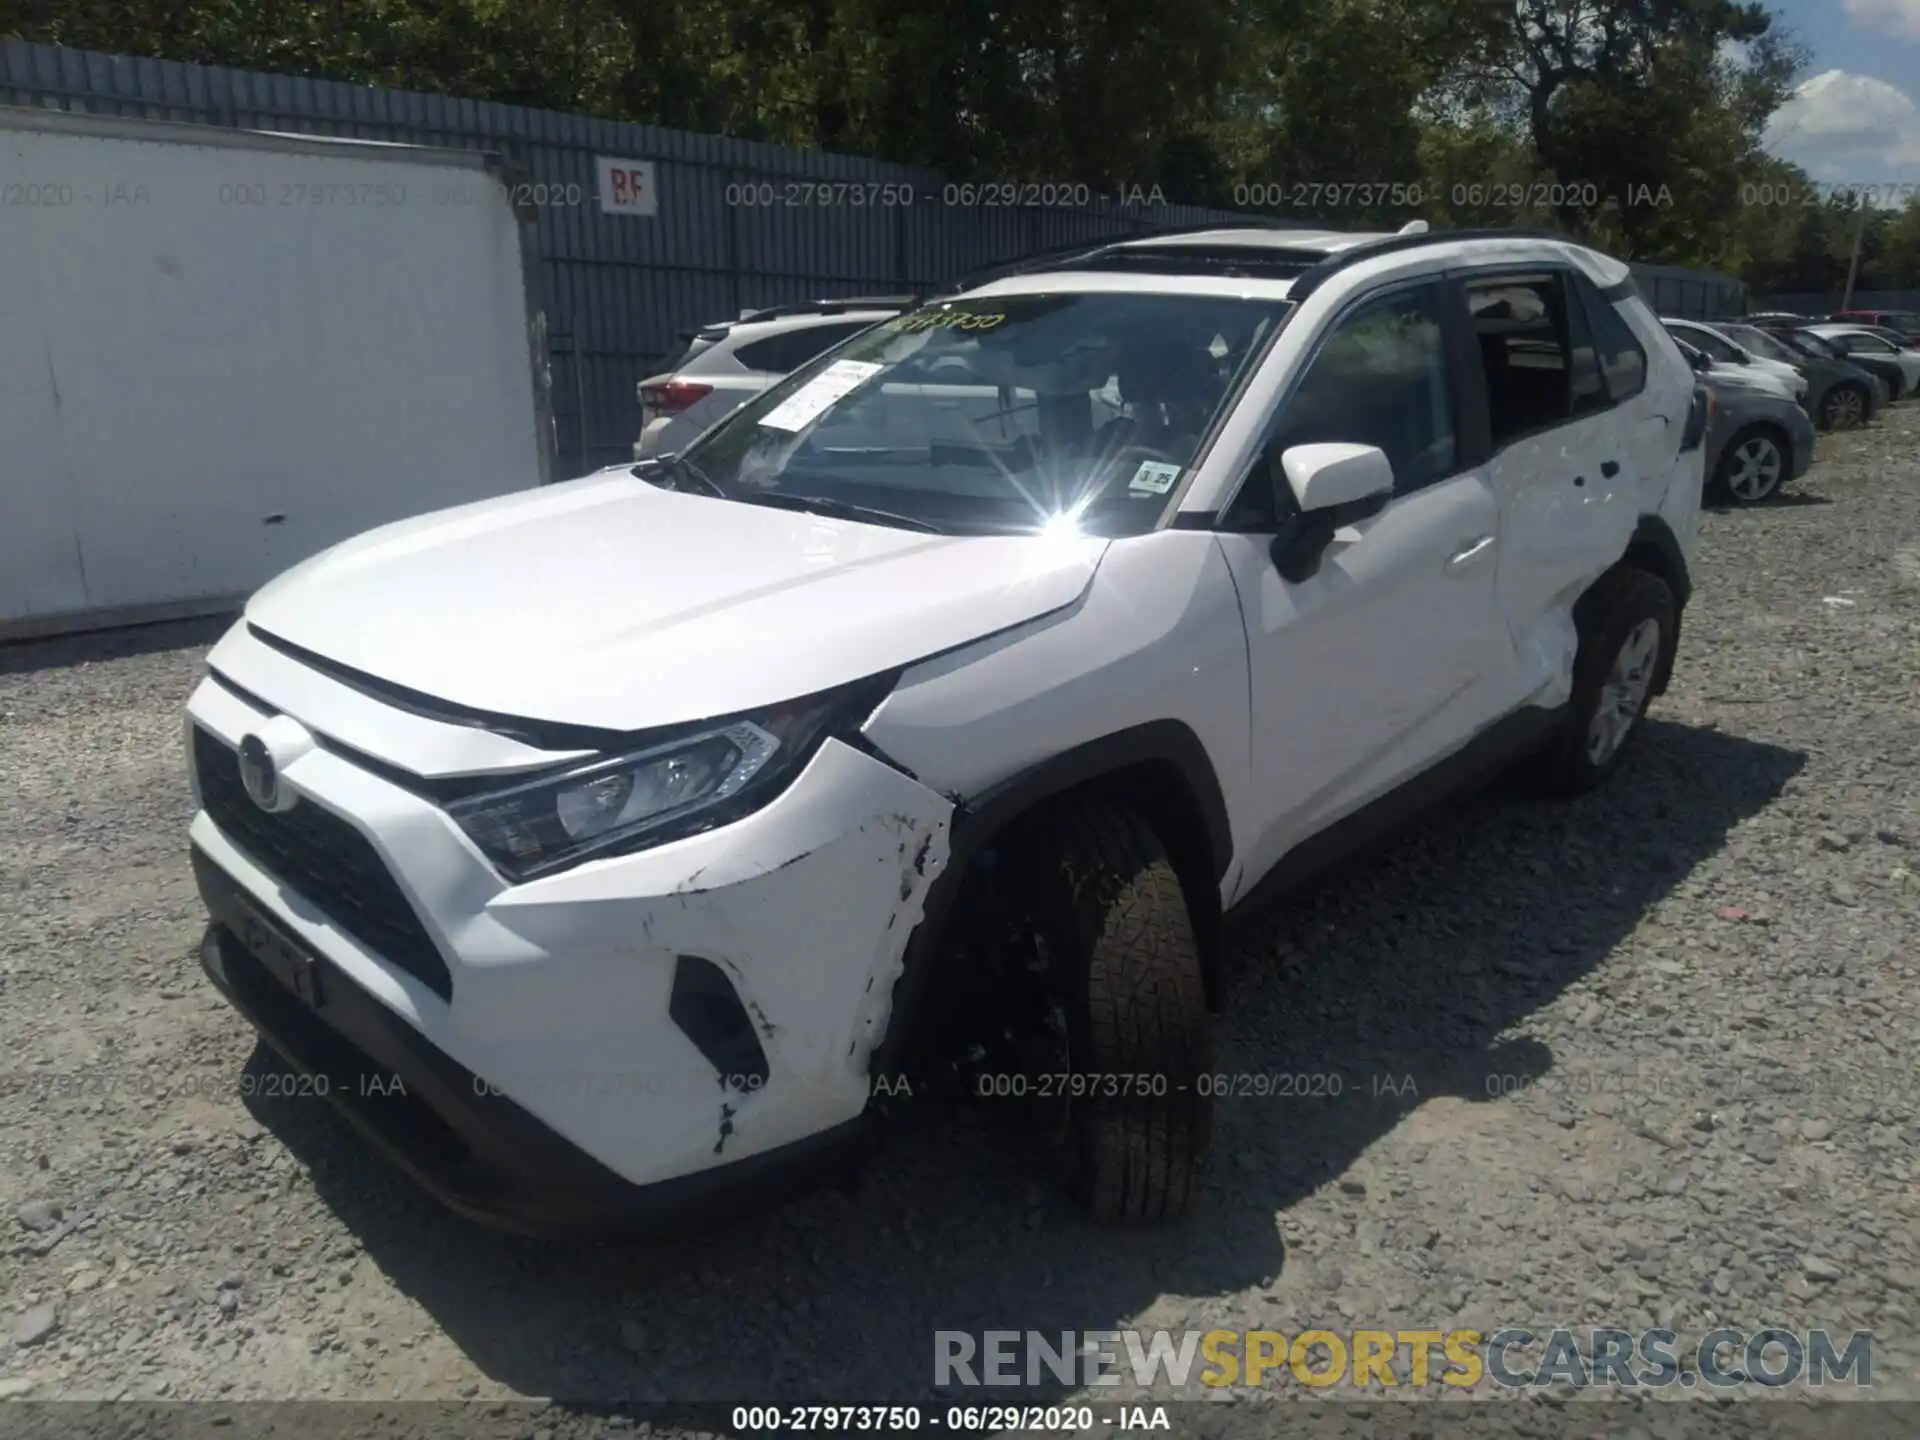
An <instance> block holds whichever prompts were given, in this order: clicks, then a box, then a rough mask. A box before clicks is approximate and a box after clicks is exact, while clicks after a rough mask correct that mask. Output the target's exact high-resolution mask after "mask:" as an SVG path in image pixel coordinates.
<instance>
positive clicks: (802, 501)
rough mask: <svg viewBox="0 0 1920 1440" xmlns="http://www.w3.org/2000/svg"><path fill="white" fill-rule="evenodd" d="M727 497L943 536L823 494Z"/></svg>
mask: <svg viewBox="0 0 1920 1440" xmlns="http://www.w3.org/2000/svg"><path fill="white" fill-rule="evenodd" d="M727 498H728V499H730V500H738V501H739V502H740V503H741V504H743V505H766V506H770V507H771V508H773V509H775V510H798V511H802V512H804V513H806V514H809V515H829V516H832V517H833V518H834V519H836V520H867V521H871V522H872V523H873V524H875V525H891V526H893V527H894V528H895V529H898V530H919V531H922V532H924V533H926V534H928V535H944V534H946V533H947V532H946V531H945V530H943V529H942V528H941V527H940V526H938V525H935V524H934V523H933V522H932V521H931V520H922V519H920V518H919V517H918V516H915V515H901V514H899V513H898V512H896V511H893V510H880V509H876V508H875V507H874V506H872V505H856V504H854V503H853V501H851V500H834V499H830V498H829V497H827V496H825V495H788V494H784V493H782V492H781V491H778V490H762V491H759V492H757V493H749V494H745V495H730V496H728V497H727Z"/></svg>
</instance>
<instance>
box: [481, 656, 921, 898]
mask: <svg viewBox="0 0 1920 1440" xmlns="http://www.w3.org/2000/svg"><path fill="white" fill-rule="evenodd" d="M892 684H893V677H892V676H886V677H883V678H881V679H876V680H866V681H862V682H860V683H859V684H857V685H851V686H847V687H846V688H844V689H840V690H833V691H829V692H827V693H826V694H823V695H811V696H808V697H807V698H805V699H803V700H794V701H790V702H788V703H786V704H784V705H776V706H772V707H770V708H768V709H766V710H764V711H760V712H756V713H754V714H751V715H743V716H734V717H731V718H729V719H724V720H714V721H709V722H705V723H702V724H698V725H689V726H682V727H676V728H675V729H674V730H672V731H670V732H662V733H661V734H660V735H658V736H656V737H653V738H652V740H651V741H650V742H649V743H647V744H645V745H644V746H641V747H639V748H636V749H634V750H632V751H630V752H629V753H627V754H624V755H621V756H618V757H617V758H614V759H609V760H596V761H594V762H592V763H591V764H587V765H582V766H577V767H575V768H573V769H570V770H567V771H565V772H563V773H561V774H558V775H547V776H543V777H541V778H540V779H538V780H528V781H523V782H521V783H519V784H516V785H509V786H505V787H503V788H501V789H498V790H493V791H489V792H487V793H484V794H480V795H473V796H469V797H467V798H465V799H462V800H459V801H456V802H454V803H453V804H450V805H449V806H448V807H447V813H448V814H450V815H451V816H452V817H453V818H454V820H455V822H456V823H457V824H458V825H459V826H460V828H461V829H462V830H464V831H466V832H467V835H468V837H469V838H471V839H472V841H473V842H474V844H476V845H478V846H479V847H480V848H481V849H482V850H484V851H485V852H486V854H487V858H488V859H490V860H492V861H493V863H494V864H495V865H497V866H498V867H499V868H500V869H501V871H502V872H504V873H505V874H506V875H507V876H508V877H509V878H511V879H514V880H529V879H532V878H533V877H535V876H537V875H544V874H546V873H548V872H550V871H553V870H558V869H561V868H563V867H565V866H568V865H572V864H575V863H577V862H579V861H581V860H585V859H588V858H590V857H592V856H595V855H605V854H612V853H616V852H622V851H628V850H637V849H640V848H642V847H644V846H647V845H658V844H661V843H663V842H665V841H667V840H672V839H677V838H679V837H680V836H683V835H690V834H693V833H695V832H697V831H700V830H708V829H712V828H713V827H714V826H716V825H723V824H725V823H727V822H728V821H730V820H734V819H738V818H739V817H740V816H741V815H743V814H745V813H747V812H748V811H749V810H753V809H757V808H758V807H759V806H761V805H764V804H766V803H767V802H768V801H769V800H771V799H772V798H773V797H774V796H775V795H776V794H778V793H779V791H780V790H781V788H782V787H783V786H784V784H785V783H786V782H787V781H788V780H791V779H792V778H793V776H794V775H795V774H796V773H798V771H799V770H800V767H801V766H802V765H804V764H805V763H806V762H807V760H808V759H809V758H810V757H811V756H812V754H813V752H814V751H815V750H816V749H818V748H819V746H820V742H821V741H823V740H824V739H826V737H827V736H828V735H830V734H832V733H834V732H835V731H836V730H840V729H846V728H849V727H852V726H857V725H859V724H861V723H862V722H864V721H865V720H866V718H867V716H869V715H871V714H872V713H873V710H874V707H875V706H877V705H878V704H879V703H880V701H881V700H882V699H883V698H885V696H886V694H887V691H888V690H890V689H891V688H892Z"/></svg>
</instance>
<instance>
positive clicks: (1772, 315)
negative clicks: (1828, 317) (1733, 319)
mask: <svg viewBox="0 0 1920 1440" xmlns="http://www.w3.org/2000/svg"><path fill="white" fill-rule="evenodd" d="M1815 318H1816V317H1815V316H1812V315H1796V314H1794V312H1793V311H1791V310H1756V311H1755V312H1754V313H1753V314H1751V315H1749V316H1747V317H1746V322H1747V324H1749V325H1811V324H1813V322H1814V320H1815Z"/></svg>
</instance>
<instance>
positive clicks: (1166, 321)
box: [682, 292, 1287, 536]
mask: <svg viewBox="0 0 1920 1440" xmlns="http://www.w3.org/2000/svg"><path fill="white" fill-rule="evenodd" d="M1286 310H1287V305H1286V302H1284V301H1277V300H1269V301H1260V300H1247V299H1241V298H1238V297H1215V296H1202V295H1163V294H1133V293H1115V292H1099V293H1086V294H1051V295H1013V296H1004V297H995V298H979V299H972V300H961V301H953V302H948V303H944V304H939V305H935V306H931V307H929V308H926V309H922V310H917V311H913V312H911V313H909V314H906V315H902V316H899V317H897V318H895V319H893V320H889V321H887V322H885V323H883V324H880V325H877V326H875V327H874V328H873V329H871V330H869V331H867V332H866V333H864V334H862V335H860V336H858V337H856V338H855V339H853V340H850V341H848V342H847V343H846V344H845V345H842V346H841V347H840V348H839V349H837V350H834V351H833V352H831V353H830V354H829V355H827V356H823V357H822V358H821V359H820V360H819V361H816V362H815V363H813V364H811V365H809V366H807V367H806V368H804V369H802V370H800V371H797V372H796V373H795V374H793V375H791V376H789V377H788V378H787V379H786V380H785V381H783V382H782V383H781V384H779V385H776V386H774V387H773V388H772V389H771V390H768V391H767V392H766V393H765V394H763V395H761V396H760V397H758V398H757V399H755V400H754V401H753V402H752V403H750V404H748V405H745V406H743V407H742V408H741V409H740V410H738V411H736V412H735V414H734V416H733V417H732V418H731V419H729V420H728V421H727V422H725V423H724V424H723V425H721V426H720V427H718V428H717V429H715V430H713V431H712V432H710V433H709V434H708V435H706V436H705V437H703V438H702V439H701V440H700V441H698V442H697V443H696V444H695V445H694V446H693V447H692V448H691V449H690V450H688V451H687V452H686V454H685V456H684V457H683V461H682V463H683V464H685V465H687V466H690V467H691V468H693V469H694V470H696V471H697V472H698V475H699V478H700V479H701V480H702V481H703V482H705V484H706V485H707V486H708V487H709V488H711V489H712V490H714V491H716V492H717V493H719V494H721V495H723V496H725V497H727V498H729V499H734V500H741V501H746V502H750V503H751V502H757V503H763V504H779V505H789V506H792V507H793V508H805V507H806V506H807V505H812V506H814V507H815V508H818V509H821V510H822V511H824V512H826V513H847V514H851V513H853V510H854V507H859V508H860V509H861V510H863V511H865V512H867V513H866V514H864V515H862V516H860V517H858V518H867V519H872V520H874V521H876V522H877V523H881V524H888V523H893V524H904V525H907V526H908V527H909V528H920V529H938V530H940V531H943V532H949V533H957V534H1006V533H1021V532H1029V531H1035V530H1040V529H1043V528H1047V529H1058V528H1060V527H1062V526H1065V527H1067V528H1070V529H1072V530H1076V531H1078V532H1080V533H1084V534H1091V535H1104V536H1118V535H1137V534H1141V533H1144V532H1145V531H1147V530H1150V529H1152V528H1153V527H1154V525H1155V524H1156V523H1157V521H1158V520H1159V518H1160V515H1161V512H1162V511H1163V510H1164V509H1165V508H1166V504H1167V497H1168V496H1169V495H1170V494H1171V493H1172V491H1173V490H1174V488H1175V486H1176V485H1177V484H1178V483H1179V482H1180V480H1181V479H1182V477H1183V476H1184V474H1185V472H1186V469H1187V467H1188V466H1189V465H1190V464H1191V463H1192V461H1193V459H1194V456H1195V453H1196V452H1197V451H1198V449H1199V447H1200V444H1201V441H1202V439H1203V437H1204V436H1205V435H1206V434H1207V432H1208V430H1209V429H1210V428H1211V426H1212V424H1213V421H1214V418H1215V416H1216V415H1217V414H1218V413H1219V412H1220V410H1221V409H1222V407H1223V406H1224V404H1225V403H1226V397H1227V396H1228V395H1229V394H1231V393H1232V392H1233V389H1234V386H1235V384H1236V382H1237V381H1238V380H1239V378H1240V377H1241V375H1242V374H1243V373H1244V372H1245V371H1246V370H1247V368H1248V367H1249V366H1250V365H1251V364H1252V363H1253V362H1254V361H1255V360H1256V359H1257V357H1258V356H1259V355H1260V354H1261V353H1262V352H1263V351H1264V349H1265V347H1266V344H1267V342H1268V341H1269V340H1270V339H1271V338H1272V336H1273V334H1274V332H1275V330H1276V329H1277V328H1278V327H1279V324H1280V322H1281V320H1282V318H1283V317H1284V315H1285V313H1286Z"/></svg>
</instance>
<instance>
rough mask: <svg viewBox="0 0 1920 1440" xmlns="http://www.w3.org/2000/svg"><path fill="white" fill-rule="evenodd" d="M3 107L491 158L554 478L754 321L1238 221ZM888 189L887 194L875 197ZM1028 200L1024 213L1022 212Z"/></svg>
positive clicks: (725, 168) (437, 121) (496, 114)
mask: <svg viewBox="0 0 1920 1440" xmlns="http://www.w3.org/2000/svg"><path fill="white" fill-rule="evenodd" d="M0 104H8V105H40V106H52V107H55V108H59V109H70V110H86V111H91V112H94V113H99V114H110V115H129V116H140V117H145V118H148V119H158V120H176V121H190V122H198V123H202V124H210V125H225V126H233V127H238V128H242V129H258V130H287V131H294V132H296V133H306V134H316V135H336V136H349V137H354V138H359V139H365V140H385V141H390V142H400V143H407V144H418V145H439V146H447V147H453V148H466V149H481V150H490V151H494V152H497V153H498V154H500V155H501V156H502V157H503V158H505V159H506V160H507V161H508V163H509V164H511V165H512V166H514V167H515V168H516V169H517V170H519V171H520V172H521V173H522V174H523V175H524V176H525V180H526V184H525V186H524V187H523V193H524V194H525V196H526V197H527V198H528V200H529V201H530V203H531V204H532V205H533V206H534V207H535V209H536V211H537V214H538V226H539V235H540V251H541V270H542V281H543V283H544V287H545V292H546V293H545V297H544V300H545V305H546V309H547V312H548V323H549V331H548V343H549V351H550V354H551V355H552V358H553V364H554V375H553V379H554V385H553V406H554V418H555V423H556V426H557V428H558V431H559V435H558V440H559V446H558V448H559V452H560V453H559V457H558V463H557V466H556V472H555V473H556V474H558V475H562V476H564V475H576V474H580V473H583V472H584V471H586V470H588V469H591V468H593V467H595V466H597V465H602V464H607V463H610V462H612V461H616V460H620V459H623V458H625V457H626V456H628V455H630V454H631V453H632V450H631V447H632V444H633V439H634V433H635V431H636V430H637V429H638V425H639V412H638V406H637V404H636V402H635V398H634V387H635V384H636V383H637V382H638V381H639V380H641V379H643V378H645V377H646V376H647V375H648V374H649V373H651V371H652V369H653V367H654V366H655V365H656V364H657V363H658V362H659V361H660V360H662V359H663V358H664V357H665V356H666V355H667V354H668V353H669V352H670V351H672V350H674V349H676V348H678V341H679V336H680V335H681V334H682V333H683V332H685V331H687V330H690V329H693V328H694V327H696V326H699V325H704V324H708V323H710V322H712V321H714V320H720V319H727V318H731V317H733V316H735V315H738V314H739V313H740V311H741V310H743V309H746V308H749V307H757V306H762V305H773V304H779V303H782V302H789V301H796V300H811V299H817V298H821V297H825V296H832V295H853V294H875V293H899V292H906V291H918V290H921V289H923V288H925V287H928V286H932V285H937V284H940V283H943V282H945V281H948V280H951V279H953V278H954V277H956V276H958V275H963V274H965V273H967V272H968V271H970V270H974V269H977V268H980V267H983V266H987V265H992V264H996V263H998V262H1000V261H1003V260H1008V259H1012V258H1014V257H1016V256H1019V255H1022V254H1026V253H1029V252H1032V251H1035V250H1042V249H1048V248H1052V247H1056V246H1067V245H1073V244H1077V243H1080V242H1083V241H1086V242H1092V241H1096V240H1101V239H1104V238H1107V237H1109V236H1119V235H1127V234H1138V233H1144V232H1147V231H1152V230H1158V229H1166V228H1171V227H1177V226H1183V225H1203V224H1209V223H1214V222H1218V221H1232V220H1235V219H1239V218H1242V217H1240V216H1237V215H1235V214H1234V213H1233V212H1231V211H1224V210H1209V209H1203V208H1201V207H1198V206H1189V205H1164V204H1152V205H1146V204H1126V203H1118V202H1114V201H1104V202H1103V201H1093V202H1092V203H1087V204H1076V203H1073V202H1074V201H1076V200H1079V199H1080V198H1081V196H1080V195H1078V194H1076V193H1075V192H1074V190H1073V189H1072V188H1071V187H1047V189H1048V190H1050V191H1053V192H1054V193H1052V194H1043V195H1041V196H1040V197H1039V198H1040V199H1041V200H1043V201H1054V202H1060V203H1042V204H1023V205H1019V206H1011V205H1006V204H995V203H987V202H991V201H996V200H1001V199H1004V198H1005V197H1004V196H1002V195H1000V194H997V193H991V187H989V191H990V193H988V194H986V195H981V194H980V193H979V192H978V190H977V189H975V188H974V187H949V185H948V183H947V181H946V180H945V178H944V177H942V176H940V175H938V174H936V173H934V172H932V171H929V170H923V169H917V168H914V167H910V166H904V165H895V164H889V163H887V162H885V161H880V160H868V159H862V158H859V157H855V156H847V155H834V154H828V153H825V152H822V151H818V150H793V149H787V148H784V147H781V146H777V145H763V144H758V143H755V142H752V141H745V140H732V139H727V138H724V137H721V136H715V135H697V134H690V133H687V132H685V131H679V130H667V129H662V128H660V127H658V126H652V125H632V124H626V123H624V122H620V121H613V120H601V119H596V118H593V117H591V116H586V115H572V114H561V113H558V112H556V111H551V110H533V109H528V108H526V107H523V106H516V105H499V104H494V103H492V102H490V101H480V100H466V99H460V98H456V97H450V96H445V95H429V94H421V93H418V92H414V91H405V90H387V89H381V88H378V87H374V86H366V85H351V84H346V83H344V82H341V81H333V80H314V79H307V78H303V77H300V76H290V75H269V74H263V73H259V72H254V71H247V70H229V69H223V68H217V67H212V66H204V65H188V64H182V63H179V62H176V61H169V60H153V59H141V58H130V57H126V56H114V55H104V54H99V53H97V52H94V51H87V50H70V49H66V48H63V47H57V46H48V45H33V44H27V43H25V42H23V41H18V40H5V41H0ZM603 160H615V161H628V162H649V163H650V169H651V174H650V176H649V177H648V178H649V180H650V182H651V187H652V199H653V207H652V210H653V213H649V214H640V213H608V211H607V209H606V208H605V207H604V205H603V203H602V199H601V182H600V173H601V162H602V161H603ZM889 187H891V188H889ZM1020 198H1022V199H1025V198H1027V197H1025V196H1022V197H1020ZM1635 270H1636V273H1637V274H1638V275H1639V276H1640V278H1641V285H1642V287H1643V289H1645V290H1647V292H1648V296H1649V299H1651V300H1653V301H1654V303H1655V305H1656V306H1657V307H1658V308H1660V309H1661V311H1662V313H1663V314H1670V315H1685V316H1694V317H1702V318H1705V317H1711V316H1714V315H1728V314H1740V313H1742V312H1743V311H1744V309H1745V306H1744V287H1741V286H1740V285H1739V284H1738V282H1736V281H1732V280H1728V279H1727V278H1726V277H1725V276H1719V275H1709V274H1703V273H1702V272H1699V271H1688V270H1676V269H1670V268H1667V267H1659V266H1636V267H1635Z"/></svg>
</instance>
